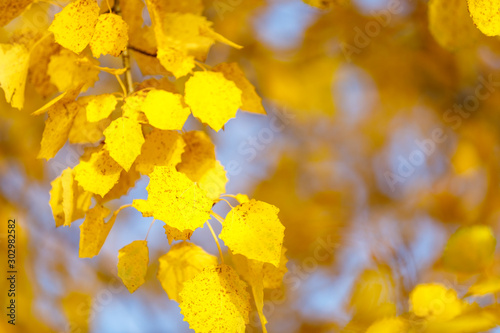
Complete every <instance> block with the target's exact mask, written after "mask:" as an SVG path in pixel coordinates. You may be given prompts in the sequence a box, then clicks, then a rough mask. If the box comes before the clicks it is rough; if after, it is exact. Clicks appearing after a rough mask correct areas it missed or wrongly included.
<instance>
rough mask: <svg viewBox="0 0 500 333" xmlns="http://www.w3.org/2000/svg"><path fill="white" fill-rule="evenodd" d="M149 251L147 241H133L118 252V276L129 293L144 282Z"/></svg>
mask: <svg viewBox="0 0 500 333" xmlns="http://www.w3.org/2000/svg"><path fill="white" fill-rule="evenodd" d="M148 263H149V251H148V242H147V241H145V240H144V241H133V242H132V243H130V244H129V245H127V246H125V247H123V248H122V249H120V251H119V252H118V276H119V277H120V279H122V281H123V284H124V285H125V286H126V287H127V289H128V291H129V292H130V293H133V292H134V291H136V290H137V288H139V287H140V286H141V285H142V284H143V283H144V282H146V279H145V277H146V272H147V270H148Z"/></svg>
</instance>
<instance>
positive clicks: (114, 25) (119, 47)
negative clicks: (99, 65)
mask: <svg viewBox="0 0 500 333" xmlns="http://www.w3.org/2000/svg"><path fill="white" fill-rule="evenodd" d="M127 43H128V25H127V23H125V21H124V20H123V19H122V18H121V16H119V15H116V14H111V13H108V14H102V15H100V16H99V18H98V20H97V24H96V26H95V32H94V35H93V36H92V40H91V41H90V49H91V50H92V54H93V55H94V57H96V58H99V57H100V56H101V54H102V55H106V54H111V55H112V56H115V57H118V56H119V55H120V53H122V51H123V50H125V48H126V47H127Z"/></svg>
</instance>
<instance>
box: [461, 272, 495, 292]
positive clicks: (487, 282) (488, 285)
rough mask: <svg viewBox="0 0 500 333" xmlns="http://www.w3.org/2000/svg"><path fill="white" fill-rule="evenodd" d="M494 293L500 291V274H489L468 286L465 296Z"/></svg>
mask: <svg viewBox="0 0 500 333" xmlns="http://www.w3.org/2000/svg"><path fill="white" fill-rule="evenodd" d="M496 293H500V276H491V277H487V278H483V279H481V280H479V281H477V282H476V283H474V284H473V285H472V286H471V287H470V288H469V291H468V292H467V294H466V296H484V295H488V294H496Z"/></svg>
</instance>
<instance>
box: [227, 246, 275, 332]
mask: <svg viewBox="0 0 500 333" xmlns="http://www.w3.org/2000/svg"><path fill="white" fill-rule="evenodd" d="M233 261H234V265H235V267H236V270H237V271H238V273H239V274H240V276H242V277H243V278H244V279H245V281H247V282H248V284H249V285H250V287H251V289H252V295H253V299H254V302H255V307H256V309H257V314H258V315H259V319H260V323H261V326H262V331H263V333H267V329H266V324H267V319H266V317H265V316H264V312H263V310H264V282H263V278H264V271H263V265H264V263H263V262H261V261H257V260H252V259H247V258H246V257H245V256H242V255H240V254H235V255H233ZM266 265H268V264H266ZM271 266H272V265H271ZM273 267H274V266H273Z"/></svg>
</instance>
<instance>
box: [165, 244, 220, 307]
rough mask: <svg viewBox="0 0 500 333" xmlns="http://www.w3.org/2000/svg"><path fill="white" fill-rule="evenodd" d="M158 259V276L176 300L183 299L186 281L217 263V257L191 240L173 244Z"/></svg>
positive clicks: (171, 297) (166, 290) (169, 295)
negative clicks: (181, 295)
mask: <svg viewBox="0 0 500 333" xmlns="http://www.w3.org/2000/svg"><path fill="white" fill-rule="evenodd" d="M158 260H159V262H160V266H159V268H158V275H157V278H158V280H159V281H160V283H161V286H162V287H163V290H165V292H166V293H167V295H168V297H169V298H170V299H172V300H174V301H176V302H180V300H181V299H180V297H179V293H180V292H181V291H182V287H183V285H184V283H185V282H186V281H188V280H191V279H192V278H194V277H195V276H196V275H197V274H198V273H199V272H201V271H202V270H203V269H204V268H205V267H209V266H215V265H217V257H215V256H213V255H211V254H208V253H207V252H205V250H203V249H202V248H201V247H199V246H197V245H195V244H193V243H189V242H181V243H178V244H175V245H173V246H172V247H171V248H170V251H168V252H167V253H166V254H164V255H162V256H161V257H160V258H159V259H158Z"/></svg>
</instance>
